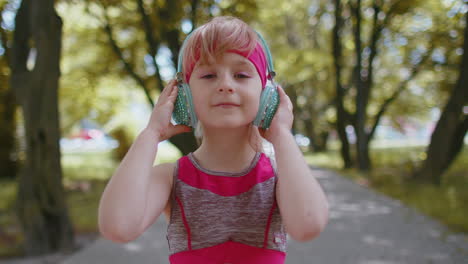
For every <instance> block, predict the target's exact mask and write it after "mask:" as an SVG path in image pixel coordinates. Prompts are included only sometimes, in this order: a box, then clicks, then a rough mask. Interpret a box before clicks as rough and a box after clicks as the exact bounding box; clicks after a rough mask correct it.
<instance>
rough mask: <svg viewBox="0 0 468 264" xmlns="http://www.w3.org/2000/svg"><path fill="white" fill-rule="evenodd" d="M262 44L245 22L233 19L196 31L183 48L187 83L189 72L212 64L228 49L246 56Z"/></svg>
mask: <svg viewBox="0 0 468 264" xmlns="http://www.w3.org/2000/svg"><path fill="white" fill-rule="evenodd" d="M257 43H259V39H258V36H257V33H256V32H255V31H254V30H253V29H252V28H251V27H250V26H249V25H247V23H245V22H244V21H242V20H240V19H239V18H236V17H232V16H220V17H215V18H213V19H211V20H210V21H209V22H208V23H206V24H204V25H203V26H200V27H199V28H197V29H196V30H195V31H194V32H193V33H192V35H191V36H190V38H189V39H188V40H187V43H186V44H185V47H184V54H183V58H182V59H183V64H182V72H183V73H184V79H185V82H186V83H188V82H189V80H187V72H191V71H192V70H193V68H194V67H195V64H196V63H197V62H198V61H200V63H203V64H205V63H213V62H215V61H216V60H217V59H218V58H220V57H221V55H222V54H223V53H224V52H226V51H228V50H237V51H239V52H242V53H246V54H247V57H248V56H250V54H251V53H252V52H253V51H254V50H255V47H256V46H257Z"/></svg>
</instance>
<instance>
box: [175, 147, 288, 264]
mask: <svg viewBox="0 0 468 264" xmlns="http://www.w3.org/2000/svg"><path fill="white" fill-rule="evenodd" d="M272 164H273V163H272V160H270V158H268V156H266V155H265V154H264V153H262V152H257V153H256V155H255V157H254V159H253V160H252V161H251V164H250V166H249V167H248V168H247V169H245V170H244V171H242V172H239V173H229V172H218V171H211V170H208V169H205V168H202V167H201V166H200V164H199V163H198V161H197V160H196V158H195V157H194V156H193V154H192V153H189V154H188V155H186V156H183V157H182V158H180V159H179V160H177V163H176V166H175V170H174V185H173V187H172V188H173V190H172V196H171V205H172V207H171V208H172V209H171V218H170V222H169V225H168V227H167V236H166V238H167V241H168V244H169V252H170V254H169V261H170V263H171V264H284V262H285V259H286V246H287V245H286V244H287V239H286V231H285V228H284V226H283V224H282V222H281V216H280V214H279V210H278V205H277V203H276V196H275V186H276V182H277V179H278V178H277V174H276V167H273V166H272Z"/></svg>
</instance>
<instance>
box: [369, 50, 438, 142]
mask: <svg viewBox="0 0 468 264" xmlns="http://www.w3.org/2000/svg"><path fill="white" fill-rule="evenodd" d="M432 50H433V48H431V49H429V50H428V51H427V52H426V54H424V56H423V57H422V59H421V61H420V62H419V63H418V64H416V65H414V66H413V67H412V68H411V74H410V75H409V76H408V78H406V79H405V80H403V81H402V82H401V83H400V84H399V85H398V88H397V89H396V90H395V92H394V93H393V94H392V95H391V96H390V97H389V98H387V99H386V100H385V101H384V103H383V104H382V106H381V107H380V110H379V112H378V113H377V115H376V116H375V118H374V124H373V125H372V129H371V131H370V132H369V138H372V137H373V136H374V133H375V130H376V129H377V126H378V124H379V123H380V119H381V118H382V116H383V115H384V114H385V112H386V111H387V109H388V107H389V106H390V104H391V103H392V102H393V101H395V100H396V99H397V98H398V96H399V95H400V94H401V93H402V92H403V91H404V90H405V88H406V87H407V86H408V83H409V82H410V81H411V80H413V79H414V77H416V75H418V73H419V72H420V71H421V69H422V65H423V64H424V63H425V62H426V61H427V59H428V58H429V57H430V56H431V53H432Z"/></svg>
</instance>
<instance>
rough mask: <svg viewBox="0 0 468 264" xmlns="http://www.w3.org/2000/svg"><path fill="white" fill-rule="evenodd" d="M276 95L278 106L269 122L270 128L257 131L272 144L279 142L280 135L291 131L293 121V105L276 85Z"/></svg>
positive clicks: (281, 88)
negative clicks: (277, 96)
mask: <svg viewBox="0 0 468 264" xmlns="http://www.w3.org/2000/svg"><path fill="white" fill-rule="evenodd" d="M278 94H279V100H280V104H279V106H278V110H276V113H275V116H274V117H273V120H272V121H271V124H270V127H269V128H268V129H267V130H265V129H263V128H259V129H258V130H259V132H260V135H262V137H264V138H265V139H266V140H268V141H269V142H271V143H273V144H274V142H276V141H277V140H281V133H282V132H283V131H287V132H290V131H291V128H292V124H293V120H294V115H293V111H292V110H293V104H292V102H291V99H289V96H288V95H287V94H286V93H285V92H284V90H283V87H281V85H278Z"/></svg>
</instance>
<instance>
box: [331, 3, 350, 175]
mask: <svg viewBox="0 0 468 264" xmlns="http://www.w3.org/2000/svg"><path fill="white" fill-rule="evenodd" d="M341 12H342V4H341V0H335V26H334V27H333V62H334V68H335V89H336V99H335V108H336V130H337V132H338V136H339V138H340V142H341V149H340V152H341V157H342V159H343V163H344V167H345V168H350V167H352V165H353V164H352V160H351V154H350V149H349V141H348V136H347V134H346V126H347V125H348V124H349V123H350V120H348V118H347V117H348V116H349V115H350V114H349V113H348V112H347V111H346V109H345V107H344V96H345V88H344V87H343V84H342V80H341V67H342V59H343V57H342V52H343V51H342V46H341V41H340V33H341V30H342V26H343V19H342V13H341Z"/></svg>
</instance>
